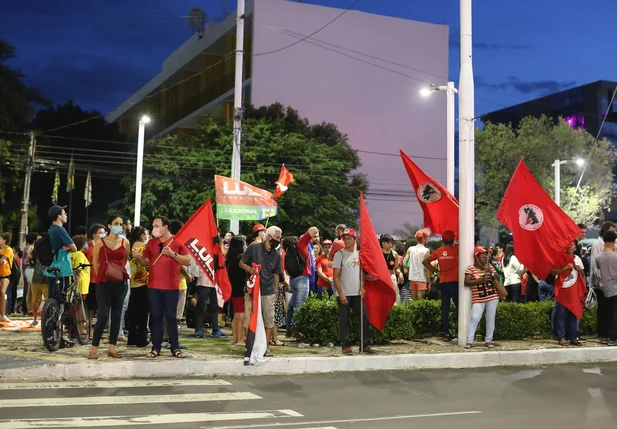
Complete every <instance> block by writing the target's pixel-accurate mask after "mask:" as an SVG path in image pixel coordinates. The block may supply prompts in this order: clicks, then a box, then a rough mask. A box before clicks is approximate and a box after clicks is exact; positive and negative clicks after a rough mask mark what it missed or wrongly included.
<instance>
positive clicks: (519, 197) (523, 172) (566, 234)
mask: <svg viewBox="0 0 617 429" xmlns="http://www.w3.org/2000/svg"><path fill="white" fill-rule="evenodd" d="M497 219H498V220H500V221H501V223H503V224H504V225H505V226H507V227H508V229H509V230H510V231H511V232H512V240H513V241H514V248H515V249H516V250H515V251H516V257H517V258H518V260H519V261H520V262H521V264H523V265H524V266H525V267H526V268H529V271H531V272H532V273H533V274H534V275H535V276H536V277H538V278H540V279H542V280H544V279H546V278H547V277H548V275H549V274H550V272H551V270H552V269H553V268H563V267H559V266H558V265H559V264H560V262H561V261H562V256H561V255H562V254H563V253H564V252H565V251H566V249H567V248H568V246H569V245H570V243H572V242H573V241H574V239H575V238H576V237H577V236H578V235H579V234H580V232H581V229H580V228H579V227H578V226H577V225H576V224H575V223H574V221H573V220H572V219H570V217H569V216H568V215H567V214H565V213H564V211H563V210H561V208H559V206H558V205H557V204H555V203H554V202H553V200H552V199H551V197H550V196H549V195H548V194H547V193H546V191H545V190H544V188H542V186H540V184H539V183H538V181H537V180H536V179H535V178H534V177H533V175H532V174H531V172H530V171H529V170H528V169H527V166H526V165H525V163H524V162H523V160H522V159H521V161H520V162H519V163H518V167H516V171H515V172H514V175H513V176H512V179H511V180H510V184H509V185H508V189H506V193H505V194H504V196H503V200H502V201H501V205H500V206H499V210H498V211H497Z"/></svg>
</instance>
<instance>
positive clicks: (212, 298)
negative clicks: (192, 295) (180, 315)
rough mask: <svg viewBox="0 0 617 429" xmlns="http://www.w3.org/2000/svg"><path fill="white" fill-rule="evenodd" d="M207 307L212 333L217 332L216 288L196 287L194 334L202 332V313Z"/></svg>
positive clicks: (217, 306) (217, 308) (217, 307)
mask: <svg viewBox="0 0 617 429" xmlns="http://www.w3.org/2000/svg"><path fill="white" fill-rule="evenodd" d="M206 305H207V306H208V315H209V317H208V318H209V319H210V325H211V326H212V333H214V332H216V331H218V330H219V329H220V328H219V303H218V300H217V296H216V288H214V287H206V286H198V287H197V306H196V308H195V332H197V331H198V330H203V324H204V313H205V310H206Z"/></svg>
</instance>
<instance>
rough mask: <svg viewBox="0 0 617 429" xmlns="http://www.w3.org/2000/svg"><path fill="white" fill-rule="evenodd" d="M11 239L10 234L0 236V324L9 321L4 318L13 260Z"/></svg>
mask: <svg viewBox="0 0 617 429" xmlns="http://www.w3.org/2000/svg"><path fill="white" fill-rule="evenodd" d="M12 238H13V236H12V234H11V233H10V232H5V233H4V234H2V235H0V322H10V321H11V320H10V319H9V318H8V317H6V290H7V289H8V288H9V283H11V267H12V266H13V259H14V258H15V256H14V255H13V249H11V240H12Z"/></svg>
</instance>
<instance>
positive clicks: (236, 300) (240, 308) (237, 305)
mask: <svg viewBox="0 0 617 429" xmlns="http://www.w3.org/2000/svg"><path fill="white" fill-rule="evenodd" d="M231 305H232V306H233V308H234V313H244V297H243V296H238V297H235V296H232V297H231Z"/></svg>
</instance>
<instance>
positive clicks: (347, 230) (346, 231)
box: [343, 228, 357, 237]
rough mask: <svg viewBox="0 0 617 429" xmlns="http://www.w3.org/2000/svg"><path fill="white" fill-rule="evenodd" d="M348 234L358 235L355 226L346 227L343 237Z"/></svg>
mask: <svg viewBox="0 0 617 429" xmlns="http://www.w3.org/2000/svg"><path fill="white" fill-rule="evenodd" d="M346 235H350V236H352V237H357V235H356V231H355V230H354V229H353V228H345V229H344V230H343V237H345V236H346Z"/></svg>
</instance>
